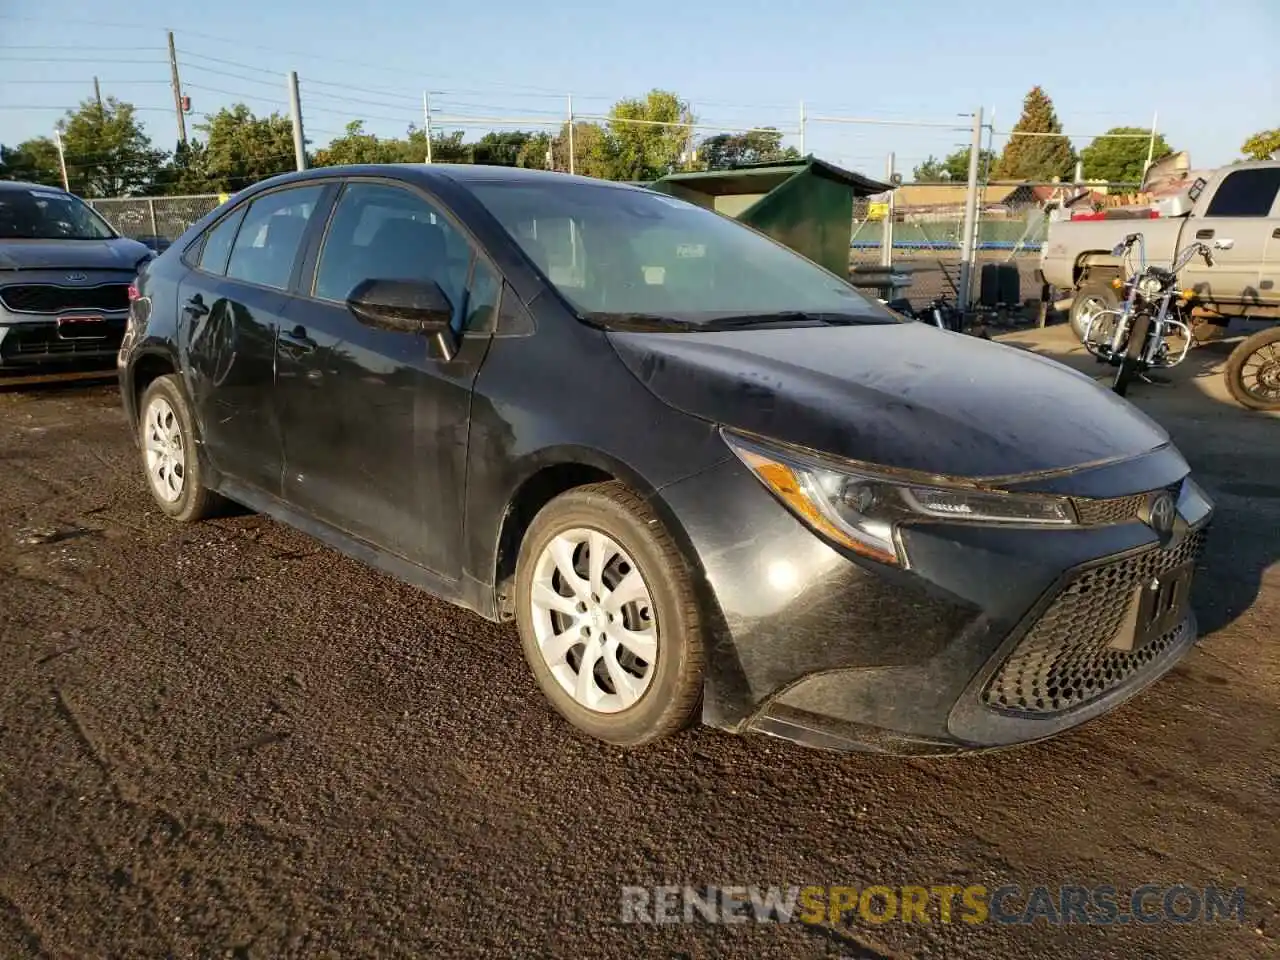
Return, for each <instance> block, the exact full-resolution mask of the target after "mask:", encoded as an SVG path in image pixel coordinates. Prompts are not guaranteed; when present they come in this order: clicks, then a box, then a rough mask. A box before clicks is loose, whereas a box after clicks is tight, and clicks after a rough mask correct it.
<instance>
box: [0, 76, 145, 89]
mask: <svg viewBox="0 0 1280 960" xmlns="http://www.w3.org/2000/svg"><path fill="white" fill-rule="evenodd" d="M99 80H100V81H101V83H102V85H103V86H104V87H105V86H107V85H109V84H111V85H115V86H121V87H123V86H132V85H133V84H137V83H165V84H167V83H168V82H169V81H168V80H113V79H111V78H110V77H105V78H103V77H100V78H99ZM6 83H37V84H46V83H69V84H83V85H84V86H86V87H88V86H92V85H93V78H92V77H89V78H87V79H85V80H66V79H63V78H62V77H58V78H55V79H53V80H28V79H26V78H25V77H24V78H21V79H18V80H0V86H3V85H4V84H6Z"/></svg>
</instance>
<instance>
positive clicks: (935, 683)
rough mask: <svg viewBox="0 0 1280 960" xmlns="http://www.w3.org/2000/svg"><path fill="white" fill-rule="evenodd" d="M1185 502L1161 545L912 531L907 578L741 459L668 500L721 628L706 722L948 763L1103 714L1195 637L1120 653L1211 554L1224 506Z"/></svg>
mask: <svg viewBox="0 0 1280 960" xmlns="http://www.w3.org/2000/svg"><path fill="white" fill-rule="evenodd" d="M1185 473H1186V465H1185V461H1183V460H1182V458H1181V457H1180V456H1179V455H1178V454H1177V453H1176V451H1173V450H1171V449H1169V450H1167V451H1165V452H1162V453H1159V454H1156V455H1153V456H1149V457H1147V458H1144V459H1143V461H1142V462H1141V463H1140V464H1135V465H1133V466H1132V467H1131V468H1130V469H1129V470H1127V471H1125V470H1122V469H1119V468H1118V467H1116V466H1115V465H1112V466H1108V467H1106V468H1101V469H1099V470H1098V471H1096V474H1095V475H1093V476H1085V475H1081V476H1080V477H1078V478H1076V479H1075V480H1074V481H1072V480H1070V479H1068V480H1064V479H1061V478H1059V479H1056V480H1054V481H1053V484H1054V485H1058V486H1061V485H1063V484H1064V483H1066V484H1070V483H1072V482H1074V483H1075V484H1076V485H1077V487H1078V488H1079V489H1081V490H1086V491H1088V495H1090V496H1098V495H1099V488H1100V487H1101V488H1109V492H1108V494H1105V495H1117V494H1126V493H1135V492H1136V491H1138V490H1150V489H1155V488H1156V487H1160V486H1165V485H1169V484H1172V483H1174V482H1175V481H1179V480H1181V479H1182V477H1183V476H1184V475H1185ZM1125 477H1127V478H1128V479H1127V480H1126V479H1123V478H1125ZM1117 482H1120V483H1125V482H1127V483H1130V484H1132V485H1133V486H1130V487H1129V488H1128V489H1124V488H1120V489H1118V490H1117V487H1116V483H1117ZM1178 489H1179V491H1180V499H1179V517H1178V520H1177V522H1176V524H1175V529H1174V531H1173V533H1172V534H1171V535H1169V536H1168V537H1166V538H1164V540H1163V542H1162V540H1161V538H1160V537H1159V536H1157V534H1156V533H1155V532H1154V531H1153V530H1152V529H1151V528H1150V527H1148V526H1147V525H1146V524H1144V523H1142V522H1141V521H1139V520H1137V519H1136V518H1135V519H1134V520H1132V521H1129V522H1120V523H1111V522H1103V523H1099V524H1098V525H1097V526H1092V527H1083V528H1072V529H1061V530H1032V529H1011V528H998V527H989V526H988V527H982V526H974V525H966V526H961V525H943V524H929V525H923V524H922V525H919V526H914V527H908V528H905V529H904V532H903V537H904V543H905V545H906V548H907V552H908V555H909V557H910V561H911V569H909V570H899V569H896V568H890V567H885V566H882V565H878V564H874V563H872V562H869V561H861V560H857V561H855V560H853V559H850V558H848V557H846V556H844V555H843V554H841V553H839V552H837V551H836V550H835V549H833V548H831V547H829V546H828V545H827V544H825V543H824V542H822V541H820V540H819V539H818V538H817V537H816V536H815V535H814V534H813V533H811V532H810V531H809V529H808V528H807V527H805V526H804V525H802V524H801V523H800V522H799V521H798V520H796V519H795V518H794V517H792V516H791V514H790V513H788V512H787V511H786V510H785V509H784V508H783V507H781V506H780V505H779V504H778V503H777V502H776V501H775V500H774V498H773V497H772V496H771V495H770V494H769V493H768V492H767V491H766V490H765V489H764V487H763V486H762V485H761V484H760V483H759V482H758V481H757V480H756V479H755V478H754V477H753V476H751V475H750V474H749V473H748V472H747V471H746V470H745V468H742V467H741V466H740V465H739V464H737V463H736V462H727V463H725V464H722V465H721V466H719V467H717V468H715V469H713V470H711V471H708V472H706V473H704V474H701V475H699V476H696V477H693V478H690V479H689V480H686V481H682V482H681V483H679V484H675V485H673V486H672V487H669V488H666V489H664V490H663V491H661V496H662V498H663V500H664V502H665V504H666V506H667V507H668V508H669V509H670V510H671V511H672V512H673V514H674V515H675V518H676V519H678V520H679V522H680V524H681V526H682V528H683V530H684V532H685V534H686V535H687V536H688V538H689V541H690V548H691V549H692V550H693V551H694V552H695V553H696V554H697V558H698V560H699V562H700V566H701V568H702V571H703V572H704V574H705V583H704V584H703V585H702V586H703V589H704V590H705V591H706V599H707V600H708V607H709V608H710V609H711V610H712V613H713V616H712V617H711V620H712V623H711V627H710V629H711V650H710V651H709V658H708V677H707V681H706V690H705V693H704V708H703V719H704V721H705V722H707V723H709V724H711V725H714V726H719V727H722V728H725V729H729V730H733V731H736V732H748V731H756V732H761V733H766V734H770V735H773V736H779V737H784V738H786V739H790V740H796V741H800V742H803V743H806V744H809V745H812V746H820V747H827V748H832V749H862V750H875V751H881V752H888V753H897V754H934V753H949V752H955V751H961V750H982V749H992V748H999V747H1005V746H1010V745H1012V744H1016V743H1024V742H1028V741H1034V740H1039V739H1043V738H1045V737H1049V736H1053V735H1055V734H1057V733H1060V732H1061V731H1063V730H1066V729H1068V728H1070V727H1072V726H1075V725H1077V724H1079V723H1082V722H1084V721H1086V720H1088V719H1090V718H1091V717H1095V716H1098V715H1099V714H1101V713H1105V712H1107V711H1108V710H1110V709H1112V708H1114V707H1115V706H1116V705H1118V704H1119V703H1121V702H1123V701H1124V700H1127V699H1128V698H1130V697H1132V696H1133V695H1134V694H1135V693H1137V692H1138V691H1139V690H1140V689H1142V688H1143V687H1145V686H1147V685H1148V684H1150V683H1151V682H1153V681H1154V680H1156V679H1157V678H1158V677H1159V676H1160V675H1161V674H1163V673H1164V672H1165V671H1167V670H1168V669H1169V668H1170V667H1172V666H1173V665H1174V664H1175V663H1176V662H1177V660H1178V659H1179V658H1180V657H1181V655H1182V654H1184V653H1185V652H1186V651H1187V650H1188V649H1190V647H1191V646H1192V644H1193V643H1194V642H1195V639H1196V626H1195V619H1194V616H1193V615H1191V614H1190V613H1186V615H1185V616H1183V617H1182V618H1181V619H1179V620H1178V622H1176V623H1168V624H1165V625H1164V631H1163V633H1161V634H1160V635H1159V636H1156V637H1155V639H1154V640H1152V642H1150V643H1149V644H1147V645H1146V646H1143V647H1141V648H1140V649H1138V650H1135V651H1123V650H1117V649H1114V648H1113V647H1112V646H1111V643H1112V640H1113V637H1114V636H1115V635H1116V633H1117V628H1118V627H1119V625H1120V621H1121V619H1122V617H1124V616H1125V615H1126V611H1127V610H1128V609H1129V607H1130V605H1129V603H1128V600H1129V598H1130V597H1132V596H1134V587H1135V586H1138V585H1140V584H1144V583H1147V582H1148V581H1149V580H1150V579H1151V578H1152V577H1153V576H1154V577H1157V578H1158V577H1159V576H1160V575H1162V574H1164V573H1167V572H1171V571H1173V570H1181V569H1184V568H1185V569H1189V567H1190V566H1191V565H1194V563H1195V562H1196V559H1197V558H1198V556H1199V551H1200V547H1201V543H1202V540H1203V537H1204V529H1205V527H1206V526H1207V524H1208V522H1209V520H1210V518H1211V514H1212V506H1211V505H1210V504H1209V503H1208V501H1207V500H1205V499H1204V498H1203V496H1202V495H1201V494H1200V493H1199V492H1198V488H1196V487H1195V485H1194V484H1191V483H1180V484H1179V485H1178ZM1104 519H1109V518H1104ZM1183 599H1184V598H1183ZM1178 609H1185V608H1183V607H1181V606H1179V608H1178ZM1175 619H1176V618H1175Z"/></svg>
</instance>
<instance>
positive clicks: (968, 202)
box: [959, 107, 982, 313]
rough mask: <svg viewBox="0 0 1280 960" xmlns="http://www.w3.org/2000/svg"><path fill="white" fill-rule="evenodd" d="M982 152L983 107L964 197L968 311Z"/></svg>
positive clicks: (964, 303)
mask: <svg viewBox="0 0 1280 960" xmlns="http://www.w3.org/2000/svg"><path fill="white" fill-rule="evenodd" d="M981 152H982V108H981V107H979V108H978V111H977V113H975V114H974V115H973V141H972V143H971V144H970V146H969V189H968V191H967V193H966V194H965V198H964V224H963V226H962V227H961V228H960V230H961V236H960V303H959V307H960V309H961V310H962V311H963V312H965V313H968V312H969V304H970V302H971V297H972V295H973V268H974V267H975V266H976V265H977V242H976V241H977V234H978V155H979V154H980V153H981Z"/></svg>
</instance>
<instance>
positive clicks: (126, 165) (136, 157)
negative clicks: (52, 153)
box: [58, 97, 166, 197]
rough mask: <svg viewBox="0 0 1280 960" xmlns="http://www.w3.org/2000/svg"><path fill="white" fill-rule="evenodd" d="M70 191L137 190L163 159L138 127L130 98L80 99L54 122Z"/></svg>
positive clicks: (110, 192)
mask: <svg viewBox="0 0 1280 960" xmlns="http://www.w3.org/2000/svg"><path fill="white" fill-rule="evenodd" d="M58 129H59V131H60V132H61V134H62V150H63V153H64V154H65V156H66V160H67V182H68V184H69V185H70V187H71V192H72V193H75V194H78V195H80V196H85V197H123V196H128V195H130V194H138V193H142V192H143V191H144V190H145V189H147V188H148V187H149V186H150V185H151V183H152V181H153V180H154V179H155V176H156V174H157V172H158V171H159V170H160V168H161V166H162V165H163V164H164V162H165V160H166V154H165V152H164V151H163V150H156V149H153V148H152V146H151V138H150V137H148V136H147V135H146V134H145V133H143V132H142V125H141V124H140V123H139V122H138V121H137V119H136V118H135V117H134V108H133V104H131V103H124V102H122V101H120V100H117V99H116V98H115V97H107V99H106V101H105V102H103V103H102V104H101V105H99V103H98V101H97V100H93V99H91V100H85V101H84V102H83V103H81V104H80V106H79V108H77V109H75V110H68V111H67V115H66V116H65V117H64V118H63V119H62V120H61V121H59V123H58Z"/></svg>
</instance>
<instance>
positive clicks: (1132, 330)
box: [1112, 316, 1151, 397]
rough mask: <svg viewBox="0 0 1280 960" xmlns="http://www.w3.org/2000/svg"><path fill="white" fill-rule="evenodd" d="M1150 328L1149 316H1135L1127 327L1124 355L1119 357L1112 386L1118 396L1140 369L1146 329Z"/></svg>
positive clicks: (1121, 394) (1127, 387)
mask: <svg viewBox="0 0 1280 960" xmlns="http://www.w3.org/2000/svg"><path fill="white" fill-rule="evenodd" d="M1150 329H1151V318H1150V317H1147V316H1137V317H1134V318H1133V324H1132V326H1130V327H1129V340H1128V342H1127V343H1125V346H1124V356H1123V357H1121V358H1120V369H1118V370H1117V371H1116V382H1115V386H1114V387H1113V388H1112V389H1114V390H1115V392H1116V393H1118V394H1119V395H1120V396H1122V397H1123V396H1124V395H1125V393H1126V392H1127V391H1128V389H1129V382H1130V381H1131V380H1132V379H1133V377H1134V375H1135V374H1136V373H1138V372H1139V371H1140V370H1141V369H1142V354H1143V351H1144V350H1145V348H1146V344H1147V331H1148V330H1150Z"/></svg>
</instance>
